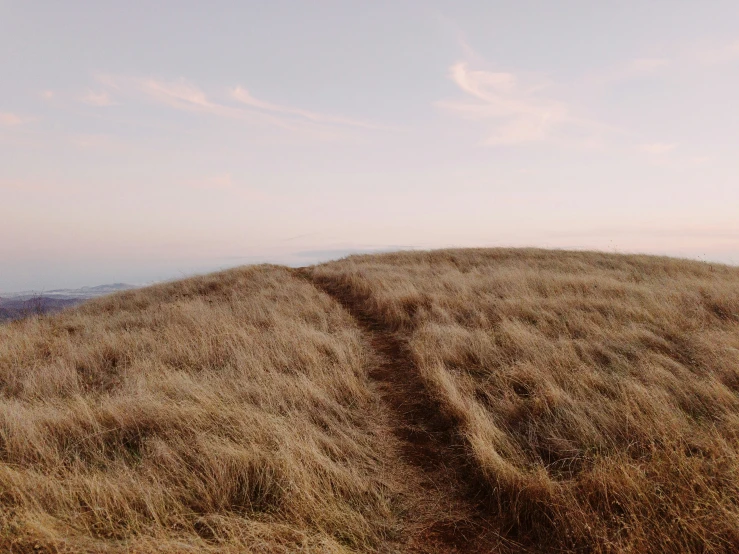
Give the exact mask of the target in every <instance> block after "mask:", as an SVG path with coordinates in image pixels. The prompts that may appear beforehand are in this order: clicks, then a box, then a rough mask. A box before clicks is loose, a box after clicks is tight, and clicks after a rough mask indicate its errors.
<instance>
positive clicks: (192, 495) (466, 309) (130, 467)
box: [0, 249, 739, 553]
mask: <svg viewBox="0 0 739 554" xmlns="http://www.w3.org/2000/svg"><path fill="white" fill-rule="evenodd" d="M306 276H308V277H310V278H311V279H313V280H314V281H315V283H317V284H319V285H320V288H323V289H325V290H326V291H328V292H329V293H331V294H332V295H334V296H335V297H336V299H339V300H341V302H342V303H343V304H344V305H345V306H346V308H347V310H349V311H350V312H351V313H353V314H354V315H355V317H357V318H358V319H357V320H354V319H353V318H352V317H351V316H350V315H349V313H347V311H346V310H344V309H343V308H342V306H341V304H340V303H339V302H337V301H336V299H332V298H331V297H330V296H329V295H327V294H325V293H323V292H320V291H319V288H318V287H316V286H315V285H314V284H313V283H311V282H310V279H306V278H304V277H306ZM358 322H359V323H361V327H360V326H358ZM393 372H396V373H393ZM398 372H400V373H398ZM402 372H409V373H408V375H406V374H405V373H402ZM411 373H412V375H411ZM394 387H396V388H394ZM417 390H423V396H424V399H422V400H418V399H416V401H414V400H413V399H409V401H408V402H407V403H406V402H405V401H404V398H403V394H404V392H403V391H417ZM399 391H400V392H399ZM411 394H413V395H416V396H418V395H420V393H418V392H411ZM424 412H428V414H426V415H427V417H424ZM426 422H428V423H429V424H428V425H426ZM460 448H461V451H460V450H459V449H460ZM414 449H416V450H418V452H415V451H414ZM445 456H448V457H445ZM447 466H448V467H447ZM441 481H443V482H441ZM465 495H466V496H465ZM445 499H446V501H445ZM481 508H482V511H481ZM464 518H468V520H467V521H464ZM486 522H487V523H486ZM488 524H489V525H488ZM491 529H492V531H491ZM474 533H488V535H487V537H488V538H487V539H485V540H484V541H476V540H475V538H474V536H471V535H472V534H474ZM491 537H492V538H491ZM488 539H490V540H488ZM493 539H495V540H493ZM483 544H484V545H493V544H495V545H498V546H503V547H505V548H506V549H507V550H516V549H519V548H520V545H524V546H525V547H528V548H529V549H530V550H536V551H581V552H633V553H647V552H736V551H739V269H737V268H731V267H726V266H717V265H714V266H711V265H708V264H703V263H698V262H688V261H681V260H675V259H667V258H655V257H646V256H618V255H607V254H599V253H585V252H550V251H541V250H503V249H498V250H457V251H454V250H451V251H436V252H421V253H405V254H387V255H380V256H355V257H351V258H348V259H345V260H342V261H339V262H332V263H329V264H324V265H320V266H316V267H314V268H312V269H309V270H306V271H303V272H294V271H291V270H288V269H286V268H280V267H276V266H259V267H251V268H242V269H237V270H232V271H228V272H223V273H220V274H214V275H210V276H205V277H199V278H193V279H188V280H184V281H180V282H177V283H171V284H166V285H159V286H156V287H151V288H148V289H143V290H139V291H133V292H126V293H121V294H117V295H114V296H111V297H107V298H103V299H99V300H96V301H93V302H90V303H88V304H85V305H83V306H81V307H79V308H76V309H72V310H68V311H66V312H63V313H61V314H57V315H54V316H48V317H31V318H28V319H25V320H22V321H18V322H14V323H10V324H6V325H2V326H0V551H1V552H6V551H7V552H56V551H59V552H168V553H174V552H177V553H179V552H329V553H330V552H335V553H342V552H397V551H409V550H412V551H414V552H452V551H455V549H457V550H456V551H463V550H465V549H467V550H476V551H482V550H485V551H488V550H491V549H492V546H491V547H490V548H483V547H481V546H479V545H483ZM464 545H467V546H466V547H465V546H464ZM471 545H478V546H471Z"/></svg>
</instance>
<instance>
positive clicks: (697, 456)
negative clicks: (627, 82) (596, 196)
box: [312, 249, 739, 553]
mask: <svg viewBox="0 0 739 554" xmlns="http://www.w3.org/2000/svg"><path fill="white" fill-rule="evenodd" d="M312 274H313V276H314V278H315V279H316V280H319V281H325V282H332V283H334V285H335V286H338V287H340V288H341V289H342V290H344V291H346V293H347V294H349V295H351V296H352V298H353V301H354V302H356V303H358V304H361V305H362V306H363V308H364V309H365V310H367V311H370V312H372V313H375V314H377V316H378V317H379V318H380V319H381V320H382V322H383V323H384V324H385V325H387V326H389V327H391V328H393V329H394V330H395V331H397V333H398V334H399V335H400V336H401V337H404V338H405V340H406V341H407V343H408V345H409V347H410V349H411V352H412V355H413V357H414V359H415V362H416V365H417V366H418V369H419V371H420V373H421V375H422V378H423V381H424V384H425V386H426V387H427V389H428V390H429V391H430V392H431V393H432V394H433V396H434V398H435V399H436V400H437V402H438V405H439V406H440V407H441V408H440V409H442V410H443V411H444V412H445V413H446V415H447V416H448V417H449V418H451V420H452V421H453V422H454V424H455V426H456V428H457V431H458V432H459V434H460V435H461V436H462V437H463V439H464V442H465V444H466V451H467V457H468V461H469V463H470V464H471V466H472V468H473V472H474V475H476V476H477V478H479V480H480V483H481V484H482V485H483V488H484V490H485V492H486V493H487V499H488V502H489V509H490V511H491V513H492V514H494V515H495V517H497V518H499V520H500V521H501V523H502V525H503V527H504V529H505V531H506V532H507V533H508V534H509V536H511V537H513V538H515V539H516V540H518V541H521V542H525V543H527V544H529V545H531V546H532V547H537V548H541V549H544V550H549V549H551V550H558V549H563V550H573V549H577V550H583V551H591V552H645V553H646V552H737V551H739V269H737V268H732V267H726V266H717V265H709V264H704V263H698V262H689V261H681V260H675V259H668V258H657V257H647V256H620V255H608V254H600V253H585V252H550V251H541V250H505V249H495V250H458V251H454V250H451V251H436V252H420V253H400V254H387V255H380V256H354V257H350V258H348V259H346V260H342V261H339V262H333V263H329V264H325V265H321V266H318V267H316V268H314V269H313V270H312ZM473 478H474V476H473Z"/></svg>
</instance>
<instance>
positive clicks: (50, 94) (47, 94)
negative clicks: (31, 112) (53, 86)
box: [39, 90, 56, 100]
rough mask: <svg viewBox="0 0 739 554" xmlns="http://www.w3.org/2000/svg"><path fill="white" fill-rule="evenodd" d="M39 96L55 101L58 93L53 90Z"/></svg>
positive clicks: (43, 92) (44, 91)
mask: <svg viewBox="0 0 739 554" xmlns="http://www.w3.org/2000/svg"><path fill="white" fill-rule="evenodd" d="M39 96H40V97H41V98H43V99H44V100H53V99H54V97H55V96H56V93H55V92H54V91H53V90H43V91H41V93H39Z"/></svg>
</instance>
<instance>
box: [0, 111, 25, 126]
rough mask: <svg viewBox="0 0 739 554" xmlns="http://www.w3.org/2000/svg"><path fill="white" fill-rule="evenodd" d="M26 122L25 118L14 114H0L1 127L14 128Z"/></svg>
mask: <svg viewBox="0 0 739 554" xmlns="http://www.w3.org/2000/svg"><path fill="white" fill-rule="evenodd" d="M24 121H25V119H24V118H22V117H21V116H19V115H16V114H14V113H9V112H0V125H5V126H8V127H14V126H16V125H20V124H21V123H23V122H24Z"/></svg>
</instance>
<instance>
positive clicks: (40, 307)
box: [0, 283, 137, 321]
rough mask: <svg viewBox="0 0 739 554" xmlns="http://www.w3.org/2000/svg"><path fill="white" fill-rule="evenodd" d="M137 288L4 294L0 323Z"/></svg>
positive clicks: (115, 286) (116, 286)
mask: <svg viewBox="0 0 739 554" xmlns="http://www.w3.org/2000/svg"><path fill="white" fill-rule="evenodd" d="M135 288H137V287H136V286H135V285H128V284H125V283H113V284H109V285H98V286H94V287H82V288H79V289H54V290H49V291H21V292H13V293H3V295H2V296H0V321H8V320H12V319H19V318H22V317H26V316H28V315H34V314H44V313H49V312H55V311H59V310H62V309H64V308H69V307H71V306H76V305H77V304H81V303H82V302H84V301H85V300H90V299H92V298H98V297H100V296H105V295H106V294H112V293H114V292H120V291H124V290H130V289H135Z"/></svg>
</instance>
